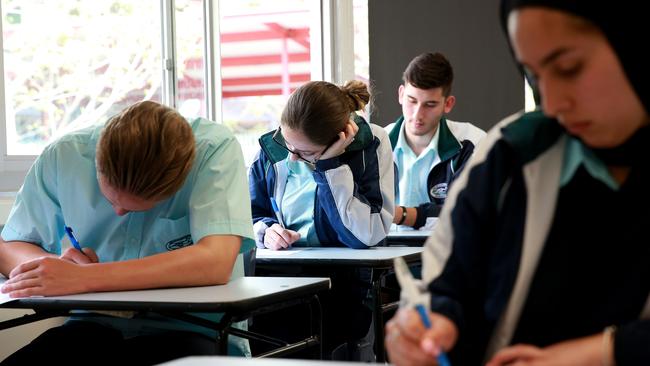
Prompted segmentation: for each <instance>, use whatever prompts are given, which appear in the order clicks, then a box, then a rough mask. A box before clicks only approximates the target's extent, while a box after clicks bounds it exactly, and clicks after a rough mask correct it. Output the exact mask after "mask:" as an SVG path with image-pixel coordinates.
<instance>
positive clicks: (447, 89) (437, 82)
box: [402, 52, 454, 97]
mask: <svg viewBox="0 0 650 366" xmlns="http://www.w3.org/2000/svg"><path fill="white" fill-rule="evenodd" d="M402 80H403V81H404V85H406V84H407V83H408V84H411V85H413V86H414V87H416V88H418V89H424V90H428V89H435V88H440V87H442V95H444V96H445V97H448V96H449V94H451V83H452V82H453V81H454V70H453V68H452V67H451V64H450V63H449V60H447V58H446V57H445V56H444V55H443V54H441V53H438V52H436V53H423V54H421V55H418V56H416V57H415V58H414V59H413V60H411V62H410V63H409V64H408V66H407V67H406V70H404V74H403V75H402Z"/></svg>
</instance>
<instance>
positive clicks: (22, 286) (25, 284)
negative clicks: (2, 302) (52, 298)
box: [2, 278, 41, 297]
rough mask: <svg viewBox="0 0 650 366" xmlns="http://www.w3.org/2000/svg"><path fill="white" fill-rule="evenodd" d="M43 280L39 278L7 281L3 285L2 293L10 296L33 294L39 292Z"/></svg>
mask: <svg viewBox="0 0 650 366" xmlns="http://www.w3.org/2000/svg"><path fill="white" fill-rule="evenodd" d="M40 285H41V281H40V280H39V279H37V278H29V279H24V280H19V281H16V282H13V283H5V284H4V285H3V286H2V293H4V294H7V293H8V294H9V296H10V297H25V296H32V295H35V294H37V293H38V288H39V287H40Z"/></svg>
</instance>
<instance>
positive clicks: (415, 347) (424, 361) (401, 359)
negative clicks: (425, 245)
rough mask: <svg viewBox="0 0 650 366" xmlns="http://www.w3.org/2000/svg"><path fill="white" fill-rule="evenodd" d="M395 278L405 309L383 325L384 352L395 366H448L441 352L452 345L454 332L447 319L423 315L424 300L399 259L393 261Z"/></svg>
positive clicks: (424, 311) (456, 335)
mask: <svg viewBox="0 0 650 366" xmlns="http://www.w3.org/2000/svg"><path fill="white" fill-rule="evenodd" d="M395 274H396V275H397V279H398V281H399V283H400V286H401V288H402V299H403V300H406V303H407V308H402V309H400V310H399V311H398V312H397V314H396V315H395V317H393V319H391V320H390V321H389V322H388V324H387V325H386V339H385V344H386V349H387V351H388V354H389V357H390V361H391V362H392V363H393V364H395V365H397V366H400V365H405V364H408V365H442V366H448V365H451V363H450V362H449V359H448V358H447V355H446V353H445V352H444V351H445V350H448V349H451V347H453V345H454V344H455V343H456V339H457V337H458V329H457V328H456V325H455V324H454V323H453V322H452V321H451V320H450V319H448V318H447V317H445V316H443V315H441V314H436V313H432V312H429V311H427V307H426V306H425V303H424V299H423V297H422V295H421V294H420V291H419V290H418V288H417V286H416V284H415V281H414V280H413V276H412V275H411V272H410V270H409V268H408V266H407V265H406V262H404V260H403V259H402V258H397V259H395Z"/></svg>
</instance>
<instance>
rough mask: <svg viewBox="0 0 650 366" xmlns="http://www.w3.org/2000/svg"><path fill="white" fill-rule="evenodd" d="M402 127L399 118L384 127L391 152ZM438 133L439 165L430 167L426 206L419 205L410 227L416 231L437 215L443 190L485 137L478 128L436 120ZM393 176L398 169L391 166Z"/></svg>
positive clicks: (396, 190) (396, 185) (445, 193)
mask: <svg viewBox="0 0 650 366" xmlns="http://www.w3.org/2000/svg"><path fill="white" fill-rule="evenodd" d="M403 124H404V117H403V116H402V117H400V118H398V119H397V121H395V122H394V123H391V124H389V125H388V126H386V128H385V129H386V131H387V132H388V137H389V138H390V143H391V147H392V150H393V151H395V146H396V145H397V140H398V139H399V134H400V131H401V130H402V126H403ZM438 128H440V132H439V136H438V146H436V150H437V152H438V156H440V162H439V163H438V164H435V165H433V166H432V167H431V170H430V171H429V175H428V177H427V181H426V182H423V183H422V184H426V186H427V192H428V196H429V200H430V201H429V202H425V203H422V204H420V205H419V206H418V207H416V209H417V213H418V214H417V218H416V221H415V224H414V225H413V227H415V228H416V229H417V228H419V227H421V226H423V225H424V224H425V223H426V220H427V217H437V216H438V215H439V214H440V210H441V208H442V205H443V204H444V203H445V199H446V198H447V190H448V187H449V185H450V184H451V182H452V181H453V180H454V179H455V178H456V177H457V176H458V174H459V173H460V172H461V171H462V169H463V167H464V166H465V163H466V162H467V160H469V158H470V156H472V153H473V152H474V148H475V147H476V145H477V144H478V143H479V142H480V141H481V139H482V138H483V137H484V136H485V132H484V131H483V130H481V129H480V128H478V127H476V126H474V125H472V124H470V123H467V122H454V121H451V120H448V119H446V118H444V117H443V118H441V119H440V125H439V127H438ZM395 168H396V170H397V172H399V169H400V167H398V166H397V164H395ZM395 177H396V184H395V192H396V193H395V194H396V196H398V195H399V192H398V189H399V184H397V177H399V174H397V173H396V174H395Z"/></svg>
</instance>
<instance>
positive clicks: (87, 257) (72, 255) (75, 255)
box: [59, 248, 99, 264]
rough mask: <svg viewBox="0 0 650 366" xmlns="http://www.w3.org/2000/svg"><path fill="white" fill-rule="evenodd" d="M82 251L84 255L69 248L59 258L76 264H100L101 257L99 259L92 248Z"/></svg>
mask: <svg viewBox="0 0 650 366" xmlns="http://www.w3.org/2000/svg"><path fill="white" fill-rule="evenodd" d="M81 249H82V250H83V253H80V252H79V251H78V250H77V249H75V248H68V249H66V251H65V252H63V254H62V255H61V256H60V257H59V258H60V259H63V260H67V261H69V262H72V263H76V264H90V263H99V257H97V253H95V251H94V250H92V249H90V248H81Z"/></svg>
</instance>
